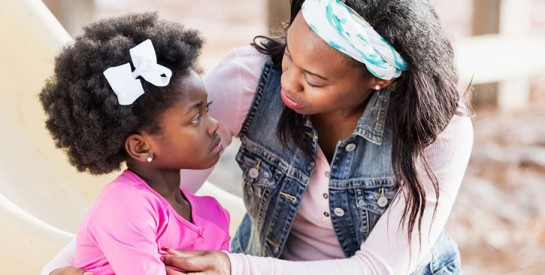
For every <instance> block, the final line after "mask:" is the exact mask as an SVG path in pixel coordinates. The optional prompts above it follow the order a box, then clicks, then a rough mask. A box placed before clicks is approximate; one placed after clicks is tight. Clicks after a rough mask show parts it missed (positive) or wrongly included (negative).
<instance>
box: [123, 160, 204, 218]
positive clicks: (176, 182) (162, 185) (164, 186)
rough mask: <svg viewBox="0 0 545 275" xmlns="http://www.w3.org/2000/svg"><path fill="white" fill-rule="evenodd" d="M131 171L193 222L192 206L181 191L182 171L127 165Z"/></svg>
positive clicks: (182, 215)
mask: <svg viewBox="0 0 545 275" xmlns="http://www.w3.org/2000/svg"><path fill="white" fill-rule="evenodd" d="M127 167H128V169H129V170H130V171H132V172H133V173H135V174H136V175H138V176H139V177H140V178H141V179H142V180H143V181H144V182H146V183H147V184H148V185H149V186H150V187H151V188H152V189H153V190H155V192H157V193H159V195H161V196H162V197H163V198H165V200H166V201H167V202H168V203H169V204H170V205H171V206H172V208H173V209H174V211H176V212H177V213H178V214H179V215H180V216H181V217H183V218H184V219H186V220H187V221H189V222H191V223H192V222H193V217H192V215H191V205H190V204H189V201H188V200H187V199H186V198H185V197H184V196H183V195H182V192H181V191H180V171H179V170H177V171H167V170H156V169H150V168H148V167H143V166H142V165H138V164H136V165H135V164H132V163H130V162H128V163H127Z"/></svg>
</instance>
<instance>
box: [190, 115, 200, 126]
mask: <svg viewBox="0 0 545 275" xmlns="http://www.w3.org/2000/svg"><path fill="white" fill-rule="evenodd" d="M199 123H201V115H200V114H197V115H196V116H195V117H194V118H193V120H191V124H194V125H199Z"/></svg>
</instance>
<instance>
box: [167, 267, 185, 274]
mask: <svg viewBox="0 0 545 275" xmlns="http://www.w3.org/2000/svg"><path fill="white" fill-rule="evenodd" d="M166 269H167V275H186V274H187V273H183V272H180V271H178V270H175V269H174V268H172V267H168V266H167V267H166Z"/></svg>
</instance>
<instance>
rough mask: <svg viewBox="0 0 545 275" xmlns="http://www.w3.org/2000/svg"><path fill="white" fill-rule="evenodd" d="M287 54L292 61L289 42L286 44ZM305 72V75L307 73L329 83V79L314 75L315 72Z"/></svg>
mask: <svg viewBox="0 0 545 275" xmlns="http://www.w3.org/2000/svg"><path fill="white" fill-rule="evenodd" d="M286 41H287V39H286ZM286 52H287V53H288V55H289V56H290V59H291V54H290V49H289V47H288V43H287V42H286ZM292 61H293V59H292ZM303 71H304V72H305V73H307V74H310V75H312V76H315V77H317V78H320V79H322V80H324V81H329V79H327V78H326V77H323V76H321V75H319V74H317V73H314V72H311V71H309V70H305V69H303Z"/></svg>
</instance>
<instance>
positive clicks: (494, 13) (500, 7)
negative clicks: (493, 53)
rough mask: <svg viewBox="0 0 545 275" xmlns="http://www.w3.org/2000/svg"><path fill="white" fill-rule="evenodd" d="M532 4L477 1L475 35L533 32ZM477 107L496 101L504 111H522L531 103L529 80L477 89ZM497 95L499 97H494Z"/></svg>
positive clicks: (523, 0)
mask: <svg viewBox="0 0 545 275" xmlns="http://www.w3.org/2000/svg"><path fill="white" fill-rule="evenodd" d="M530 14H531V0H473V35H483V34H492V33H499V34H500V35H502V36H503V35H505V36H521V35H526V34H528V31H529V29H530V27H529V26H530V18H531V17H530ZM475 90H476V94H477V102H476V103H477V104H482V103H485V104H486V102H489V101H491V100H494V101H496V103H497V106H498V108H499V109H500V110H502V111H512V110H520V109H523V108H524V107H526V106H527V104H528V101H529V92H530V84H529V81H528V77H526V76H523V77H511V78H509V79H505V80H504V81H500V82H499V83H490V84H482V85H476V86H475ZM494 91H497V93H494Z"/></svg>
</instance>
